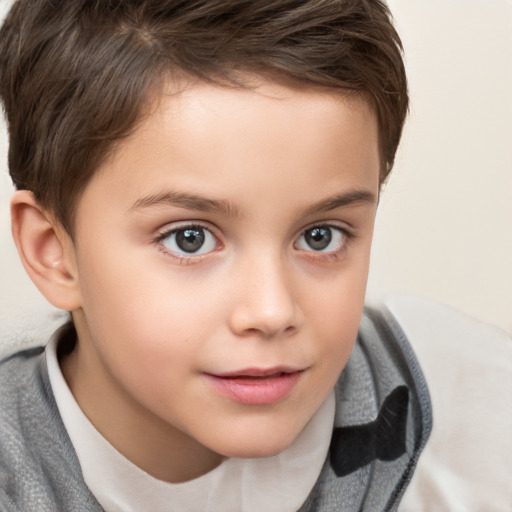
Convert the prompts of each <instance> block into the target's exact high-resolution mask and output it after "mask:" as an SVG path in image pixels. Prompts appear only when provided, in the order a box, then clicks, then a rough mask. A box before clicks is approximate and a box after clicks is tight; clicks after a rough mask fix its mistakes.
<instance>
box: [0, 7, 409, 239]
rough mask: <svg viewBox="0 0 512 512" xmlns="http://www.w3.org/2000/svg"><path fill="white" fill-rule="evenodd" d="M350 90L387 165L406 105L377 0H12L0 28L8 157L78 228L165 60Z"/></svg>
mask: <svg viewBox="0 0 512 512" xmlns="http://www.w3.org/2000/svg"><path fill="white" fill-rule="evenodd" d="M246 71H248V72H251V73H254V72H255V73H260V74H263V75H265V74H268V75H269V76H281V77H283V78H286V79H288V78H291V79H294V80H298V81H300V82H302V83H304V84H308V85H311V86H318V87H327V88H332V89H333V90H344V91H347V90H348V91H356V92H358V93H361V94H363V95H364V97H365V98H366V99H367V101H369V103H370V104H371V105H372V107H373V108H374V110H375V112H376V115H377V119H378V124H379V137H380V146H381V148H380V149H381V160H382V172H381V179H384V178H385V177H386V176H387V174H388V173H389V171H390V170H391V167H392V165H393V161H394V156H395V152H396V149H397V146H398V143H399V140H400V136H401V132H402V127H403V123H404V120H405V117H406V113H407V108H408V96H407V82H406V77H405V71H404V65H403V61H402V46H401V42H400V39H399V37H398V35H397V33H396V31H395V29H394V28H393V25H392V21H391V14H390V12H389V10H388V8H387V6H386V5H385V3H384V2H383V1H381V0H60V1H59V0H37V1H34V0H18V1H17V2H16V3H15V4H14V6H13V7H12V9H11V11H10V12H9V14H8V16H7V18H6V20H5V22H4V25H3V27H2V28H1V30H0V96H1V99H2V101H3V104H4V109H5V112H6V116H7V122H8V130H9V136H10V146H9V170H10V174H11V177H12V180H13V182H14V184H15V186H16V187H17V188H18V189H28V190H31V191H32V192H33V193H34V194H35V197H36V199H37V200H38V201H39V203H40V204H41V205H42V206H43V207H45V208H47V209H49V210H50V211H51V212H52V213H53V214H54V215H55V216H56V217H57V219H58V220H59V221H60V222H61V223H62V224H63V226H64V227H65V228H66V229H67V230H68V232H70V233H72V231H73V217H74V210H75V207H76V204H77V201H78V198H79V197H80V194H81V193H82V192H83V190H84V189H85V187H86V186H87V184H88V183H89V181H90V179H91V177H92V176H93V174H94V172H95V170H96V169H97V168H98V167H99V166H100V164H101V163H102V162H103V161H104V159H105V158H106V156H107V155H108V153H109V151H110V150H111V149H112V147H113V144H114V143H115V142H116V141H118V140H120V139H121V138H122V137H125V136H126V135H128V134H129V133H130V132H131V131H133V129H134V127H135V126H136V124H137V121H138V120H139V119H140V116H141V113H142V112H143V111H144V107H145V105H146V103H147V102H148V98H149V93H150V91H156V92H158V91H159V88H160V86H161V82H162V80H161V79H162V77H163V76H164V75H166V73H167V72H171V73H175V76H182V77H199V78H200V79H203V80H208V81H219V79H220V81H222V82H224V83H226V81H227V83H231V84H235V85H239V84H237V78H235V77H237V76H238V77H239V76H240V72H242V73H243V72H246Z"/></svg>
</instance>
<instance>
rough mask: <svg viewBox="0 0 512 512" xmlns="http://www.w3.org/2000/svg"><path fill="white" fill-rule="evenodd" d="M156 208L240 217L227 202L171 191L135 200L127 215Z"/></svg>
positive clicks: (237, 210)
mask: <svg viewBox="0 0 512 512" xmlns="http://www.w3.org/2000/svg"><path fill="white" fill-rule="evenodd" d="M158 206H178V207H180V208H185V209H187V210H199V211H202V212H206V213H221V214H224V215H226V216H228V217H241V211H240V209H239V208H238V207H237V206H236V205H234V204H232V203H230V202H229V201H225V200H223V199H210V198H207V197H201V196H197V195H194V194H187V193H183V192H171V191H169V192H162V193H160V194H153V195H150V196H146V197H142V198H141V199H137V201H135V202H134V203H133V204H132V205H131V206H130V208H128V213H131V212H133V211H134V210H139V209H141V208H150V207H158Z"/></svg>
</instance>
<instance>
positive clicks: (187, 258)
mask: <svg viewBox="0 0 512 512" xmlns="http://www.w3.org/2000/svg"><path fill="white" fill-rule="evenodd" d="M193 228H199V229H202V230H204V231H208V232H209V233H210V234H211V235H212V236H213V237H214V238H215V241H216V248H215V249H214V250H212V251H208V252H206V253H199V254H197V253H190V254H184V253H180V252H176V251H173V250H171V249H169V247H166V246H165V245H164V244H163V241H164V240H165V239H167V238H169V237H170V236H171V235H173V234H174V233H177V232H178V231H181V230H186V229H193ZM152 243H154V244H156V245H157V246H158V247H159V249H160V250H161V251H162V252H163V253H164V254H166V255H167V256H170V257H173V258H175V259H177V260H179V262H180V263H192V262H194V261H199V260H202V259H203V258H205V257H207V256H208V255H209V254H211V253H212V252H215V250H217V248H218V247H222V242H221V241H220V238H219V236H218V234H217V229H216V228H215V227H213V226H212V225H211V224H209V223H206V222H204V221H198V220H187V221H177V222H174V223H170V224H166V225H165V226H164V227H162V228H160V229H159V230H158V232H157V234H156V236H155V237H154V238H153V240H152Z"/></svg>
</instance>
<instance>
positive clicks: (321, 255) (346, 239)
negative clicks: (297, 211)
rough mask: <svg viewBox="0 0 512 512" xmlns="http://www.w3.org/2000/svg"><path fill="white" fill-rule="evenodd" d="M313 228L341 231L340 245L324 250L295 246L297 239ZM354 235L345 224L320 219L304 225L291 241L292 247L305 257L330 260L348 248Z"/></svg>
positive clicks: (336, 257) (315, 259)
mask: <svg viewBox="0 0 512 512" xmlns="http://www.w3.org/2000/svg"><path fill="white" fill-rule="evenodd" d="M315 228H329V229H334V230H336V231H338V232H340V233H341V236H342V243H341V246H340V247H339V248H337V249H333V250H329V251H325V250H320V251H315V250H314V249H313V248H311V249H302V248H298V247H296V244H297V243H298V241H299V240H300V239H301V237H303V236H304V235H305V233H306V232H307V231H309V230H311V229H315ZM354 237H355V234H354V233H353V232H352V231H351V230H350V229H349V228H348V227H347V226H346V224H344V223H341V222H337V221H324V222H322V221H320V222H313V223H311V224H309V225H308V226H305V227H304V228H302V229H301V231H300V233H299V235H298V236H297V237H296V238H295V242H294V243H293V246H294V248H295V249H296V250H297V251H300V252H302V253H303V254H304V255H305V256H306V257H307V258H309V259H312V260H314V261H320V260H332V259H338V258H339V257H340V256H341V255H342V254H343V253H344V252H345V251H346V250H347V248H348V246H349V244H350V241H351V240H352V239H353V238H354Z"/></svg>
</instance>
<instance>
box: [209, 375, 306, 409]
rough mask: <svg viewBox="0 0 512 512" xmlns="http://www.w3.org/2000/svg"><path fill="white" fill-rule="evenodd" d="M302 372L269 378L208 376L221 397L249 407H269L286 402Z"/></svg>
mask: <svg viewBox="0 0 512 512" xmlns="http://www.w3.org/2000/svg"><path fill="white" fill-rule="evenodd" d="M301 373H302V372H293V373H282V374H278V375H271V376H268V377H260V378H257V377H217V376H215V375H208V378H209V379H210V382H211V383H212V385H213V387H214V388H215V389H216V390H217V392H219V393H220V394H221V395H224V396H225V397H227V398H230V399H231V400H234V401H235V402H239V403H241V404H247V405H268V404H274V403H276V402H280V401H281V400H284V399H285V398H286V397H287V396H288V395H289V394H290V393H291V392H292V390H293V388H294V387H295V385H296V384H297V381H298V380H299V378H300V374H301Z"/></svg>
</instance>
